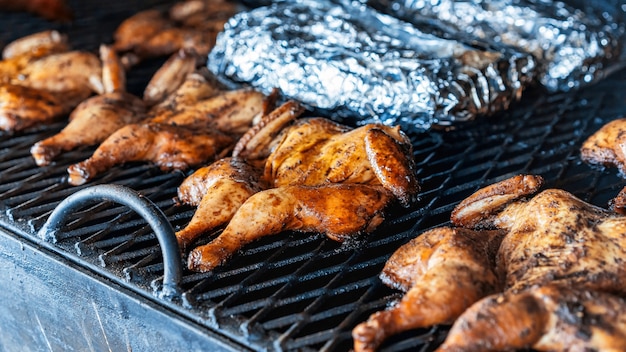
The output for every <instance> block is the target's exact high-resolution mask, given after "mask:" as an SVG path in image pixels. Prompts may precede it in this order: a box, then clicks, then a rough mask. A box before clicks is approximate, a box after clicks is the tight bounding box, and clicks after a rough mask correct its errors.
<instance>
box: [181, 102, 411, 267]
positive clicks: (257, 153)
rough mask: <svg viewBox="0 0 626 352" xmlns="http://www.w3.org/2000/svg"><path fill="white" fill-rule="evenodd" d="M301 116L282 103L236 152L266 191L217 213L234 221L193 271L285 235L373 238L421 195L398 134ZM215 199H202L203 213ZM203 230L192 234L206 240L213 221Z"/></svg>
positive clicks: (196, 256) (193, 259)
mask: <svg viewBox="0 0 626 352" xmlns="http://www.w3.org/2000/svg"><path fill="white" fill-rule="evenodd" d="M301 113H302V109H301V108H300V106H299V105H298V104H296V103H295V102H293V101H290V102H286V103H285V104H283V105H281V106H279V107H278V108H276V109H274V110H272V111H271V112H270V113H269V114H267V115H266V116H265V117H264V118H263V119H262V120H261V122H259V125H260V126H261V127H259V128H256V127H253V128H252V129H250V130H249V132H248V133H246V134H244V136H243V137H242V138H241V139H240V141H239V143H238V144H237V145H236V146H235V149H234V152H233V155H235V157H236V158H240V159H243V160H244V161H245V162H246V163H248V164H249V165H251V166H253V167H255V168H256V167H260V168H261V172H262V174H261V177H260V179H261V181H262V185H261V186H265V187H267V188H268V189H264V190H261V191H259V190H254V193H253V194H252V192H247V191H250V190H251V188H247V189H246V192H241V193H240V194H241V195H243V196H242V197H239V198H237V202H235V203H232V202H229V203H228V204H227V205H226V207H230V209H229V210H228V211H224V210H220V214H229V215H230V216H232V219H229V218H228V217H222V218H220V219H221V222H222V223H227V225H226V228H225V229H224V231H223V232H222V233H221V234H220V235H219V236H218V237H217V238H215V239H214V240H213V241H212V242H210V243H208V244H206V245H203V246H200V247H197V248H196V249H194V250H193V251H191V253H190V254H189V260H188V265H189V268H190V269H192V270H196V271H208V270H212V269H213V268H215V267H216V266H218V265H220V264H222V263H224V262H225V261H226V260H227V259H228V258H229V257H231V256H232V255H233V254H234V253H235V252H236V251H237V250H239V249H241V248H242V247H243V246H245V245H246V244H248V243H250V242H252V241H254V240H257V239H259V238H261V237H264V236H270V235H275V234H278V233H281V232H283V231H288V230H294V231H299V232H323V233H325V234H326V235H327V236H328V237H329V238H331V239H333V240H336V241H344V240H346V239H347V238H349V237H351V236H356V235H358V234H360V233H367V232H371V231H373V230H374V229H375V228H376V227H377V226H378V225H379V224H380V223H381V222H382V221H383V215H384V209H385V207H386V206H387V205H388V204H389V203H391V202H392V201H400V202H401V203H403V204H405V205H406V204H408V203H409V202H411V201H413V200H414V198H415V196H416V194H417V192H418V189H419V187H418V184H417V180H416V179H417V178H416V176H415V168H414V165H413V163H414V161H413V159H412V150H411V144H410V142H409V140H408V138H406V136H404V134H403V133H402V132H400V130H399V129H398V128H391V127H386V126H382V125H367V126H363V127H359V128H356V129H352V128H349V127H347V126H343V125H340V124H337V123H335V122H332V121H330V120H328V119H324V118H306V119H301V120H295V118H296V117H298V116H299V115H300V114H301ZM294 120H295V121H294ZM259 161H264V163H263V162H259ZM263 164H264V166H263ZM383 169H384V170H383ZM392 173H393V174H394V175H392ZM229 177H230V176H229V175H225V176H224V178H225V179H228V178H229ZM222 185H223V187H224V188H229V187H231V186H230V185H229V184H227V183H223V184H222ZM237 187H238V188H242V187H243V186H242V185H240V184H238V185H237ZM237 187H232V188H233V189H236V188H237ZM228 191H229V190H227V189H223V190H221V192H216V191H212V192H213V193H214V194H225V193H226V192H228ZM246 196H247V197H248V198H247V199H246ZM214 197H217V196H214V195H212V194H211V193H207V194H206V195H205V196H204V198H203V199H202V201H201V206H202V205H203V204H202V203H204V202H205V199H207V201H213V199H212V198H214ZM214 203H215V202H212V204H214ZM268 204H269V205H270V206H268ZM211 207H215V205H211ZM206 214H207V215H202V216H208V215H209V214H208V213H206ZM192 222H194V221H193V220H192ZM205 223H206V224H208V225H209V226H205V228H204V229H198V228H195V229H194V231H199V232H208V231H211V230H213V229H214V228H215V227H216V226H217V223H215V222H211V221H210V220H207V221H206V222H205ZM220 225H221V224H220ZM194 227H195V226H194ZM181 231H182V232H184V231H186V230H185V229H183V230H181ZM199 232H197V234H198V235H199ZM188 244H189V243H188V242H185V245H188Z"/></svg>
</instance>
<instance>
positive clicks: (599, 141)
mask: <svg viewBox="0 0 626 352" xmlns="http://www.w3.org/2000/svg"><path fill="white" fill-rule="evenodd" d="M580 156H581V158H582V159H583V161H584V162H586V163H589V164H592V165H599V166H612V167H617V168H618V170H619V173H620V175H621V176H622V177H626V118H620V119H616V120H613V121H611V122H609V123H607V124H605V125H604V126H602V127H601V128H600V129H599V130H598V131H596V132H595V133H594V134H592V135H591V136H590V137H589V138H587V140H585V142H584V143H583V145H582V146H581V148H580Z"/></svg>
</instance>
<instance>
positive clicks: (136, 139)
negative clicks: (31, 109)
mask: <svg viewBox="0 0 626 352" xmlns="http://www.w3.org/2000/svg"><path fill="white" fill-rule="evenodd" d="M263 99H264V96H263V94H261V93H259V92H256V91H254V90H251V89H240V90H235V91H226V92H222V93H220V94H218V95H215V96H213V97H210V98H207V99H203V100H200V101H198V102H196V103H195V104H193V105H191V106H188V107H187V108H185V109H183V110H182V111H180V112H178V113H174V114H172V115H167V116H165V117H164V116H162V115H159V116H156V117H153V118H151V119H149V120H147V121H144V122H141V123H135V124H129V125H126V126H124V127H122V128H120V129H118V130H117V131H115V132H114V133H113V134H111V135H110V136H109V137H108V138H107V139H106V140H105V141H103V142H102V144H100V146H99V147H98V148H97V149H96V151H95V152H94V154H93V155H92V156H91V157H90V158H88V159H87V160H84V161H82V162H80V163H77V164H74V165H71V166H70V167H69V168H68V172H69V183H70V184H72V185H81V184H83V183H85V182H87V181H89V180H91V179H92V178H94V177H95V176H97V175H98V174H100V173H101V172H103V171H105V170H108V169H109V168H111V167H113V166H115V165H119V164H123V163H127V162H133V161H146V162H153V163H155V164H156V165H158V166H159V167H160V168H161V169H162V170H164V171H168V170H185V169H187V168H189V167H191V166H197V165H201V164H203V163H206V162H208V161H213V160H216V159H219V158H220V157H223V156H224V155H225V154H226V153H227V152H229V151H230V150H231V149H232V147H233V145H234V144H235V143H236V140H237V138H238V137H239V136H240V135H241V134H243V133H245V131H246V130H247V129H248V128H250V126H251V125H252V122H253V119H254V118H255V117H256V116H257V115H259V114H260V113H261V111H262V107H263Z"/></svg>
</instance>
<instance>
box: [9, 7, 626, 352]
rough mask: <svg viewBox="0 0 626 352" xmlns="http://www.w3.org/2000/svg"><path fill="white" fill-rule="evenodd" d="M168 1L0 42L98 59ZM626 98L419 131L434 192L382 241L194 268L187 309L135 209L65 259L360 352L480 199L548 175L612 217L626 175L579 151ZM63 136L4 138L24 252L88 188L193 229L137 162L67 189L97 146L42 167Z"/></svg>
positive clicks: (425, 192)
mask: <svg viewBox="0 0 626 352" xmlns="http://www.w3.org/2000/svg"><path fill="white" fill-rule="evenodd" d="M131 3H132V4H131ZM164 3H166V2H164V1H143V2H133V1H131V2H130V3H129V2H128V1H126V2H122V1H119V2H117V1H114V2H110V3H107V5H106V8H105V6H102V5H100V2H97V1H81V2H79V1H74V2H73V3H72V6H73V7H74V9H75V10H76V12H77V18H78V20H77V21H76V22H75V23H73V24H72V25H65V26H63V25H56V24H50V23H48V22H45V21H38V20H33V19H32V18H31V17H27V15H21V14H18V15H10V16H8V15H2V16H0V23H2V24H3V28H11V29H12V30H11V31H5V32H3V33H0V40H3V41H4V42H6V41H8V40H11V39H14V38H16V37H18V36H21V35H25V34H28V33H31V32H34V31H36V30H41V29H44V28H51V27H55V28H59V29H61V30H62V31H64V32H66V33H68V34H69V36H70V40H71V42H72V43H73V45H74V46H75V47H77V48H82V49H86V50H95V48H97V46H98V44H99V43H101V42H110V40H111V37H110V35H111V33H112V30H113V29H114V28H115V26H116V25H117V24H118V23H119V22H120V21H121V20H122V19H123V18H126V17H127V16H128V15H130V14H131V13H132V12H134V11H137V10H139V9H142V8H148V7H152V6H154V5H163V4H164ZM96 10H97V11H96ZM96 13H100V15H97V16H96V15H95V14H96ZM26 19H27V20H26ZM160 63H161V62H158V60H156V61H153V62H147V63H145V64H142V65H141V66H139V67H138V68H137V69H134V70H133V71H131V73H130V75H129V77H128V78H129V79H128V82H129V90H130V91H131V92H134V93H137V94H139V93H140V92H141V91H142V88H143V86H144V85H145V83H146V82H147V80H148V79H149V77H150V76H151V74H152V72H154V71H155V70H156V68H157V67H158V66H159V65H160ZM625 88H626V71H622V72H619V73H617V74H616V75H614V76H612V77H609V79H607V80H605V81H603V82H601V83H600V84H599V85H597V86H594V87H593V88H591V89H587V90H583V91H580V92H578V93H570V94H555V95H550V96H546V95H544V94H543V93H542V92H540V91H538V90H531V91H528V92H527V94H526V96H525V97H524V99H523V100H522V101H521V102H520V103H518V104H515V106H514V107H513V108H512V109H511V110H510V111H509V112H506V113H503V114H500V115H498V116H494V117H491V118H484V119H481V120H479V121H476V122H470V123H468V124H466V125H463V126H462V127H460V128H458V129H456V130H451V131H431V132H428V133H414V134H412V135H411V138H412V140H413V143H414V148H415V159H416V160H417V165H418V174H419V179H420V181H421V185H422V192H421V194H420V201H419V202H418V203H417V204H415V206H414V207H412V208H411V209H404V208H400V207H395V208H392V209H390V214H391V215H389V216H388V219H387V221H386V222H385V223H384V224H383V225H382V226H381V227H380V228H379V229H378V230H377V231H375V232H374V233H373V234H371V235H369V236H367V237H365V238H361V239H358V240H355V241H354V242H352V243H347V244H343V245H342V244H337V243H335V242H333V241H331V240H328V239H325V237H324V236H323V235H321V234H307V235H304V234H296V233H285V234H282V235H280V236H275V237H274V238H267V239H262V240H260V241H258V242H255V243H254V244H252V245H249V246H247V247H246V248H244V249H243V250H242V251H241V252H240V253H238V254H237V255H236V256H234V257H233V258H232V260H230V261H229V262H228V263H227V264H226V265H224V266H222V267H220V268H218V269H217V270H215V271H213V272H211V273H203V274H198V273H192V272H188V271H184V273H183V279H182V283H181V288H182V290H183V294H182V299H181V301H180V302H177V301H175V302H166V301H160V300H159V299H157V298H156V297H155V296H154V295H153V289H154V287H158V286H159V285H160V282H161V280H162V273H163V262H162V259H161V254H160V250H159V246H158V242H157V240H156V236H155V234H154V233H153V232H152V231H151V230H150V228H149V227H148V226H147V225H146V222H145V221H144V220H143V219H141V218H140V217H138V216H137V215H136V214H134V212H132V211H131V210H129V209H128V208H126V207H124V206H120V205H113V204H110V203H101V204H97V205H94V206H91V207H88V208H85V209H83V210H81V211H80V212H78V213H76V214H74V215H73V216H72V217H71V218H70V219H71V220H70V221H69V223H68V224H67V225H66V231H65V232H64V233H63V234H61V235H60V236H59V241H58V242H57V243H56V244H55V245H54V249H55V250H56V251H57V252H58V253H59V254H60V255H62V256H64V257H66V258H68V259H71V260H72V261H73V262H76V263H79V264H80V265H82V266H84V267H86V268H88V269H89V270H91V271H93V272H94V273H95V274H98V275H102V276H105V277H110V278H112V279H113V280H117V281H118V282H119V283H121V284H122V285H124V286H127V287H130V288H131V289H132V290H134V291H136V292H138V293H139V294H140V295H142V296H144V297H145V298H146V299H151V300H155V301H156V302H157V303H158V304H162V305H164V306H167V307H168V308H170V309H172V310H174V311H176V312H178V313H180V314H181V315H182V316H185V317H187V318H190V319H192V320H193V321H196V322H198V323H201V324H203V325H205V326H207V327H208V328H209V329H213V330H215V331H217V332H218V333H220V334H222V335H225V336H226V337H228V338H230V339H233V340H235V341H237V342H239V343H242V344H244V345H247V346H249V347H250V348H251V349H253V350H264V349H270V350H271V349H276V350H302V351H313V350H323V351H347V350H349V349H350V348H351V346H352V339H351V335H350V332H351V329H352V328H353V327H354V326H355V325H356V324H358V323H360V322H361V321H363V320H365V319H366V318H367V317H368V316H369V314H371V313H373V312H375V311H377V310H380V309H384V308H385V307H387V306H388V305H389V304H391V303H392V302H393V301H394V300H397V299H398V298H399V297H400V293H399V292H397V291H394V290H391V289H389V288H386V287H385V286H384V285H382V284H381V283H380V281H379V280H378V278H377V275H378V273H379V272H380V270H381V269H382V266H383V265H384V263H385V261H386V260H387V258H388V257H389V256H390V255H391V253H392V252H393V251H395V249H397V248H398V247H399V246H401V245H402V244H404V243H406V242H407V241H408V240H409V239H411V238H413V237H415V236H416V235H418V234H419V233H421V232H422V231H425V230H427V229H429V228H432V227H434V226H440V225H442V224H447V223H448V219H449V214H450V211H451V210H452V208H453V207H454V206H455V205H456V204H457V203H458V202H459V201H461V200H462V199H464V198H465V197H467V196H468V195H470V194H471V193H472V192H474V191H475V190H477V189H478V188H480V187H483V186H486V185H488V184H491V183H493V182H496V181H499V180H502V179H504V178H507V177H509V176H512V175H515V174H518V173H536V174H541V175H542V176H544V178H545V179H546V183H547V186H549V187H559V188H563V189H565V190H568V191H570V192H572V193H574V194H575V195H577V196H579V197H581V198H582V199H585V200H587V201H590V202H592V203H593V204H596V205H599V206H606V203H607V201H608V200H609V199H610V198H612V197H613V196H614V195H615V194H617V192H618V191H619V190H620V189H621V187H622V186H623V184H624V182H623V181H622V180H621V179H620V178H619V177H618V176H617V173H616V172H615V171H614V170H601V169H597V168H590V167H589V166H587V165H586V164H584V163H582V162H581V160H580V158H579V155H578V148H579V146H580V144H581V143H582V141H583V140H584V139H585V138H586V137H587V136H589V135H590V134H591V133H593V132H594V131H595V130H597V129H598V128H599V127H600V126H601V125H602V124H604V123H605V122H607V121H609V120H611V119H614V118H616V117H619V116H622V115H625V114H626V104H625V102H624V98H623V97H622V96H621V95H620V94H618V93H617V92H622V91H624V89H625ZM62 127H63V123H58V124H54V125H50V126H42V127H41V128H39V129H36V130H30V131H26V132H23V133H20V134H17V135H13V136H10V135H8V134H0V210H2V212H1V213H0V226H2V227H4V228H6V229H8V230H10V231H12V232H14V233H16V234H17V235H19V236H21V237H22V238H23V239H24V241H36V238H35V236H36V235H35V234H36V233H37V231H38V230H39V228H41V226H42V225H43V223H44V222H45V220H46V219H47V218H48V216H49V215H50V213H51V212H52V210H53V209H54V208H55V207H56V206H57V205H58V203H59V202H61V201H62V200H63V199H65V198H67V197H68V196H69V195H71V194H73V193H75V192H76V191H77V190H79V189H82V188H84V187H89V186H91V185H94V184H108V183H111V184H121V185H125V186H128V187H130V188H132V189H135V190H137V191H138V192H139V193H141V194H142V195H144V196H146V197H147V198H149V199H150V200H152V201H153V202H154V203H155V204H156V205H157V206H158V207H159V208H160V209H162V210H163V212H164V213H165V215H166V216H167V218H168V219H169V220H170V222H171V223H172V225H173V226H174V227H175V228H177V227H181V226H183V225H185V224H186V223H187V222H188V221H189V219H190V218H191V216H192V214H193V211H194V209H193V208H191V207H187V206H177V205H176V204H175V201H174V197H175V196H176V187H177V186H178V185H179V184H180V182H181V181H182V180H183V179H184V177H185V176H186V174H185V173H182V172H174V173H167V174H164V173H162V172H160V171H159V170H158V169H157V168H156V167H153V166H150V165H144V164H136V163H133V164H128V165H125V166H121V167H116V168H114V169H112V170H111V171H110V172H108V173H106V175H103V176H102V177H100V178H98V179H96V180H95V181H94V182H92V183H90V184H88V185H85V186H80V187H72V186H69V185H67V184H66V171H65V170H66V168H67V166H69V165H71V164H73V163H75V162H78V161H81V160H83V159H85V158H87V157H88V156H89V155H90V153H91V152H92V151H93V148H84V149H81V150H78V151H74V152H70V153H66V154H65V155H63V156H62V158H61V159H59V160H58V161H57V162H56V163H54V164H52V165H50V166H47V167H41V168H40V167H37V166H36V165H35V164H34V161H33V160H32V159H31V157H30V154H29V149H30V146H31V145H32V144H34V143H35V142H37V141H39V140H41V139H43V138H45V137H47V136H49V135H52V134H54V133H56V132H58V131H59V130H60V129H61V128H62ZM209 237H210V236H209ZM208 240H209V238H207V239H205V241H208ZM136 333H141V332H136ZM444 337H445V328H439V327H434V328H431V329H420V330H418V331H411V332H407V333H404V334H401V335H398V336H396V337H394V338H392V339H391V340H390V341H388V342H387V343H386V344H385V345H384V346H383V348H382V350H383V351H404V350H407V351H408V350H411V351H413V350H418V351H432V350H434V349H435V348H436V346H437V345H438V344H439V343H440V342H441V340H442V339H443V338H444Z"/></svg>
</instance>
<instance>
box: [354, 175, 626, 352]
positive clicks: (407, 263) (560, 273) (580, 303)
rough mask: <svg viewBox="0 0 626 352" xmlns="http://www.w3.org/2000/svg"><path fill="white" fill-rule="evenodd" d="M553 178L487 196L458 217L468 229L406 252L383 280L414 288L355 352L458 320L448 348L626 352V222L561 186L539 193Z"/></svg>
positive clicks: (422, 241)
mask: <svg viewBox="0 0 626 352" xmlns="http://www.w3.org/2000/svg"><path fill="white" fill-rule="evenodd" d="M542 182H543V181H542V178H541V177H539V176H531V175H525V176H524V175H521V176H516V177H513V178H510V179H507V180H504V181H501V182H499V183H496V184H494V185H491V186H489V187H486V188H484V189H481V190H479V191H478V192H476V193H474V194H473V195H471V196H470V197H468V198H467V199H465V200H464V201H462V202H461V203H460V204H459V205H458V206H457V207H456V208H455V209H454V210H453V212H452V216H451V220H452V223H453V224H454V225H456V226H457V227H442V228H436V229H433V230H430V231H428V232H426V233H424V234H423V235H421V236H419V237H417V238H415V239H413V240H411V242H409V243H408V244H407V245H405V246H403V247H401V248H400V249H398V251H397V252H396V253H395V254H394V255H393V256H392V257H391V258H390V260H389V262H388V263H387V265H386V266H385V268H384V270H383V273H382V274H381V279H382V280H383V281H384V282H385V283H387V284H390V285H391V286H393V287H396V288H399V289H402V290H405V291H407V293H406V295H405V296H404V297H403V298H402V300H401V301H400V303H398V304H397V305H396V306H394V307H392V308H390V309H388V310H385V311H381V312H378V313H375V314H373V315H372V316H370V318H369V319H368V321H366V322H364V323H362V324H360V325H358V326H357V327H356V328H355V329H354V330H353V337H354V346H355V351H373V350H375V349H376V348H377V346H378V345H379V344H380V343H381V342H382V341H383V340H384V339H385V338H386V337H388V336H390V335H392V334H395V333H398V332H401V331H405V330H408V329H414V328H418V327H425V326H430V325H435V324H449V323H452V322H454V325H453V327H452V329H451V331H450V333H449V335H448V337H447V339H446V341H445V342H444V343H443V345H442V346H441V347H440V348H439V350H438V351H442V352H443V351H455V352H460V351H502V350H513V349H520V348H533V349H536V350H541V351H566V350H577V351H579V350H580V351H582V350H595V351H600V350H601V351H619V350H621V349H623V346H626V309H625V308H626V302H625V301H624V300H623V299H621V298H619V297H618V296H615V295H619V294H624V293H626V284H624V281H623V280H622V278H623V277H624V275H625V274H626V268H624V266H623V265H622V262H623V259H624V258H625V256H626V249H625V248H624V246H623V242H624V241H623V237H624V231H625V230H626V217H623V216H621V215H619V214H617V213H613V212H611V211H608V210H604V209H601V208H599V207H596V206H593V205H590V204H588V203H585V202H583V201H582V200H580V199H578V198H576V197H575V196H573V195H572V194H570V193H568V192H566V191H563V190H559V189H548V190H544V191H542V192H540V193H538V194H536V195H535V196H534V197H530V196H531V195H533V194H535V193H536V192H537V191H538V190H539V188H540V186H541V184H542ZM496 291H497V292H498V293H496ZM483 296H484V297H483ZM481 297H482V298H481ZM433 304H434V306H433Z"/></svg>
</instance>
